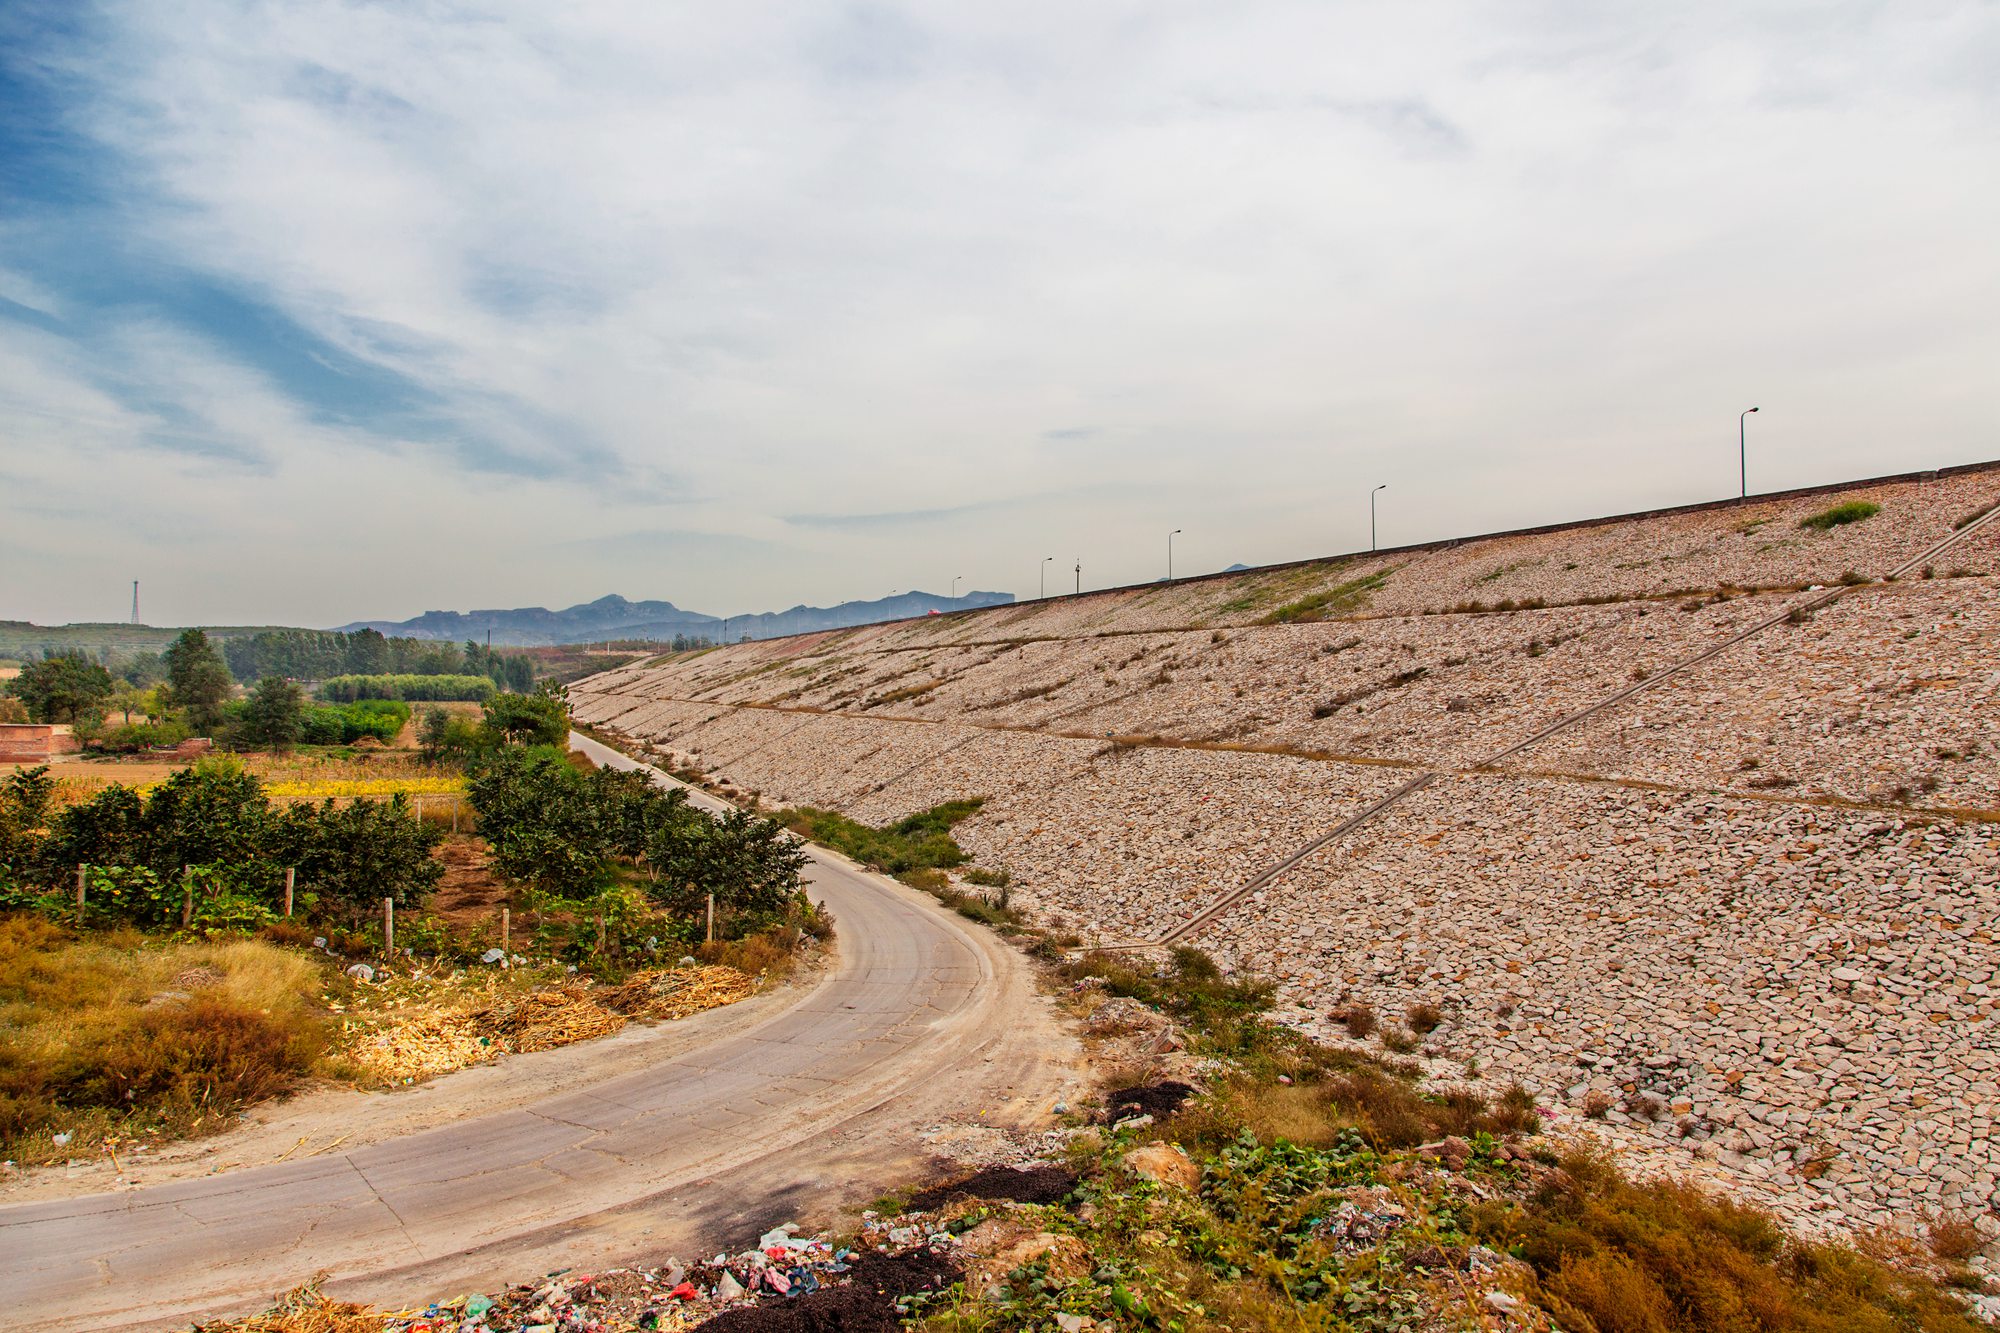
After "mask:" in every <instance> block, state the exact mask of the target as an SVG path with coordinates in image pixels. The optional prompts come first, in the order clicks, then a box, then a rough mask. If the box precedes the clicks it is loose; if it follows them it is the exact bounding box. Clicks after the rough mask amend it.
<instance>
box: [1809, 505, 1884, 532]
mask: <svg viewBox="0 0 2000 1333" xmlns="http://www.w3.org/2000/svg"><path fill="white" fill-rule="evenodd" d="M1881 512H1882V506H1881V505H1878V504H1876V503H1875V502H1874V501H1872V500H1847V501H1844V502H1843V503H1841V504H1837V505H1835V506H1834V507H1833V508H1831V509H1822V510H1821V511H1820V512H1819V513H1817V514H1808V515H1807V516H1806V517H1804V518H1802V519H1800V520H1799V526H1800V527H1802V528H1811V529H1813V530H1814V531H1816V532H1826V531H1827V530H1829V529H1831V528H1837V527H1839V526H1841V525H1842V524H1843V523H1859V522H1860V521H1861V520H1862V519H1864V518H1873V517H1875V515H1877V514H1879V513H1881Z"/></svg>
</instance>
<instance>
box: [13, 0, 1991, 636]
mask: <svg viewBox="0 0 2000 1333" xmlns="http://www.w3.org/2000/svg"><path fill="white" fill-rule="evenodd" d="M1996 72H2000V15H1996V12H1995V11H1994V10H1993V9H1992V8H1991V7H1989V6H1982V5H1979V4H1974V3H1940V4H1926V5H1918V6H1899V7H1893V8H1884V7H1880V6H1874V5H1861V4H1852V3H1848V4H1838V5H1834V6H1826V7H1820V8H1817V9H1814V10H1812V11H1810V12H1801V11H1798V10H1796V9H1782V10H1781V9H1778V8H1775V7H1770V8H1763V9H1754V10H1744V9H1742V8H1740V7H1735V6H1722V5H1701V6H1697V7H1696V8H1695V9H1692V10H1688V9H1682V10H1675V11H1670V12H1669V11H1650V12H1637V11H1621V12H1616V13H1613V12H1607V11H1605V10H1603V9H1601V8H1600V7H1592V6H1576V5H1569V4H1545V5H1539V6H1533V7H1528V8H1517V9H1514V10H1510V11H1508V12H1507V13H1506V14H1504V15H1497V14H1494V13H1491V12H1489V11H1487V10H1485V9H1483V8H1481V7H1477V6H1471V5H1464V4H1431V5H1421V6H1414V7H1409V8H1406V9H1402V10H1397V11H1393V12H1388V13H1381V12H1348V13H1342V12H1337V11H1333V10H1330V9H1329V8H1328V7H1325V6H1319V5H1312V4H1307V3H1304V2H1303V0H1285V2H1274V3H1251V4H1246V5H1243V6H1236V7H1232V8H1230V9H1228V10H1226V11H1214V12H1210V11H1202V10H1177V9H1161V8H1160V7H1158V6H1148V5H1138V4H1129V3H1118V4H1112V5H1105V6H1098V7H1095V8H1093V9H1090V10H1087V11H1081V12H1079V11H1077V10H1075V9H1074V7H1058V6H1054V5H1046V4H1033V3H1031V4H1028V5H1025V6H1013V7H1010V8H1009V9H1008V10H1007V11H1005V12H1004V13H972V14H966V13H947V14H936V13H930V12H926V11H920V10H917V9H914V8H897V7H891V6H871V7H852V8H842V9H833V10H826V11H823V12H800V11H798V10H796V9H795V8H794V7H790V6H780V5H754V4H753V5H749V6H734V7H731V8H730V9H729V10H728V11H727V12H721V11H715V10H712V9H708V8H698V7H687V8H672V7H661V6H657V5H640V4H637V3H626V4H607V5H602V6H594V7H592V8H591V9H590V10H589V11H588V12H583V13H578V12H570V11H549V10H546V9H545V8H544V7H539V6H529V5H520V4H512V5H509V4H502V5H497V6H492V7H488V8H487V9H486V10H484V11H482V13H481V15H480V16H478V17H471V16H468V15H467V14H465V13H463V12H461V11H458V10H455V9H451V8H446V7H431V6H412V7H384V6H355V5H349V4H344V3H338V2H337V0H276V2H274V3H270V4H264V5H258V6H254V7H252V6H245V5H242V4H238V3H231V2H230V0H189V3H186V4H183V5H178V6H174V7H172V8H171V10H165V9H161V8H159V7H153V6H145V5H141V4H137V3H129V2H126V3H109V4H105V5H101V6H93V7H90V8H87V9H85V8H79V7H77V6H73V5H68V4H61V3H53V2H52V0H23V2H22V3H17V4H15V5H12V6H9V7H8V9H7V10H6V12H5V13H4V15H0V108H4V110H5V112H6V114H5V115H4V116H0V178H4V179H5V181H6V182H7V186H6V188H5V190H0V439H4V440H5V445H4V448H0V617H5V618H10V619H25V620H32V621H36V622H39V623H51V622H54V623H61V622H66V621H118V620H122V619H124V618H125V616H126V615H127V614H128V612H129V598H130V585H131V580H132V579H133V578H135V577H136V578H139V579H141V580H142V582H143V585H144V590H143V605H142V615H143V618H144V619H146V620H148V621H149V622H152V623H157V624H188V623H200V622H206V623H211V624H219V623H231V624H256V623H287V624H304V625H328V626H330V625H338V624H345V623H348V622H351V621H356V620H363V619H405V618H408V617H410V616H414V615H417V614H420V613H421V612H423V611H425V610H430V609H447V610H461V611H462V610H469V609H474V608H498V607H518V606H533V605H542V606H548V607H552V608H555V607H564V606H568V605H572V604H575V603H578V602H586V601H590V600H593V599H595V598H596V597H599V596H601V595H603V594H604V592H605V591H607V590H610V589H620V590H623V593H624V595H626V596H630V597H634V598H635V599H640V598H657V599H665V600H672V601H674V602H676V603H677V604H679V605H682V606H689V605H692V606H696V607H709V606H725V607H735V608H739V609H740V610H745V611H747V610H749V609H751V608H757V609H772V610H781V609H784V608H787V607H790V606H793V605H796V604H808V605H821V606H831V605H834V604H837V603H839V602H841V601H845V600H874V599H877V598H880V597H882V596H885V595H887V594H888V592H889V591H890V590H891V589H906V590H907V589H910V588H913V587H920V588H925V589H927V590H929V591H932V592H935V593H940V594H941V593H943V592H944V590H946V589H947V588H949V586H950V585H951V582H952V580H953V578H954V577H955V576H960V577H961V578H962V581H961V582H960V584H959V587H960V588H961V589H969V588H983V589H991V590H1000V591H1008V592H1012V593H1014V594H1016V595H1017V596H1023V597H1032V596H1033V595H1035V592H1036V590H1037V586H1038V572H1039V569H1040V565H1041V563H1042V560H1043V557H1045V556H1051V555H1052V556H1054V557H1055V560H1054V563H1053V564H1052V565H1051V566H1050V571H1051V572H1050V575H1049V581H1050V587H1051V589H1052V590H1053V589H1054V588H1057V587H1061V588H1064V589H1067V588H1069V587H1070V586H1072V581H1073V575H1071V573H1070V570H1071V567H1072V566H1073V565H1074V564H1075V563H1076V562H1077V561H1078V560H1079V559H1081V562H1082V564H1083V567H1084V583H1085V587H1086V588H1090V587H1103V586H1109V585H1114V584H1130V583H1139V582H1145V581H1149V580H1151V579H1155V578H1158V577H1159V576H1160V575H1162V574H1164V573H1165V564H1166V534H1167V533H1168V532H1169V531H1171V530H1173V529H1176V528H1179V529H1182V534H1181V535H1180V536H1179V537H1177V538H1176V539H1175V547H1174V565H1175V572H1176V573H1179V574H1194V573H1205V572H1210V571H1213V570H1218V569H1220V568H1222V567H1223V566H1226V565H1228V564H1231V563H1236V562H1242V563H1248V564H1264V563H1271V562H1277V561H1284V560H1290V559H1300V558H1306V557H1310V556H1315V555H1324V554H1330V553H1334V552H1338V551H1343V550H1352V549H1357V548H1365V547H1366V546H1367V544H1368V492H1369V490H1370V488H1371V487H1373V486H1375V485H1377V484H1379V483H1387V485H1388V489H1387V490H1386V491H1384V492H1383V493H1382V495H1381V497H1380V503H1381V511H1380V515H1381V540H1382V543H1383V544H1384V545H1397V544H1404V543H1409V542H1416V541H1423V540H1428V539H1435V538H1441V537H1448V536H1456V535H1464V534H1469V533H1476V532H1483V531H1492V530H1496V529H1505V528H1513V527H1519V526H1527V525H1533V524H1539V523H1548V522H1556V521H1562V520H1567V519H1580V518H1589V517H1596V516H1600V515H1604V514H1609V513H1617V512H1623V511H1630V510H1638V509H1649V508H1655V507H1662V506H1667V505H1673V504H1679V503H1686V502H1690V501H1697V500H1703V499H1710V498H1718V497H1721V496H1725V495H1731V494H1734V493H1735V489H1736V484H1737V414H1738V413H1739V412H1740V411H1741V410H1742V409H1744V408H1747V407H1750V406H1753V405H1754V406H1758V407H1761V408H1762V411H1761V412H1760V413H1759V414H1757V415H1756V416H1753V417H1751V418H1750V422H1749V446H1750V450H1749V457H1750V486H1751V489H1753V490H1774V489H1780V488H1784V487H1789V486H1798V485H1807V484H1814V483H1821V482H1832V481H1839V480H1845V479H1849V478H1854V477H1862V476H1871V475H1879V474H1885V473H1895V472H1903V471H1908V470H1913V469H1918V468H1927V467H1935V466H1943V465H1950V464H1956V463H1965V462H1973V461H1981V460H1984V459H1988V458H1992V457H1996V456H2000V445H1996V444H1995V442H1994V440H1993V431H1994V423H1995V421H1996V420H2000V411H1996V409H2000V384H1996V380H1995V377H1994V376H1993V375H1992V373H1991V367H1992V366H1993V365H1995V364H2000V326H1997V325H1996V322H1995V321H1994V320H1993V319H1992V317H1991V311H1992V310H1993V309H1994V308H1996V306H2000V300H1996V298H2000V247H1995V246H1994V245H1993V244H1992V240H1991V238H1992V236H1993V235H1994V234H1995V232H1996V229H2000V227H1997V226H1996V224H2000V178H1996V176H1995V173H1994V172H1993V170H1992V165H1993V162H1994V160H1995V149H1996V146H2000V145H1996V137H2000V136H1996V127H2000V117H1996V115H1995V111H1996V103H2000V79H1996V77H1995V75H1996ZM731 614H734V612H732V613H731Z"/></svg>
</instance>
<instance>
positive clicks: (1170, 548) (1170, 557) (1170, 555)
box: [1167, 528, 1181, 583]
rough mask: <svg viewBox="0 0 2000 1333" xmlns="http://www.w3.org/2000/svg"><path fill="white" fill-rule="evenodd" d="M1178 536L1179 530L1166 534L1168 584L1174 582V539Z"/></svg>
mask: <svg viewBox="0 0 2000 1333" xmlns="http://www.w3.org/2000/svg"><path fill="white" fill-rule="evenodd" d="M1180 535H1181V530H1180V529H1179V528H1175V529H1174V530H1173V531H1172V532H1170V533H1168V534H1167V582H1169V583H1172V582H1173V581H1174V538H1176V537H1178V536H1180Z"/></svg>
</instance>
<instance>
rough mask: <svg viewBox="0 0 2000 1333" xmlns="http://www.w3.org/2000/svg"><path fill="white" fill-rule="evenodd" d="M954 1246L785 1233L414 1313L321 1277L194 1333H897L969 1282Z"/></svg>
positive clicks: (928, 1238)
mask: <svg viewBox="0 0 2000 1333" xmlns="http://www.w3.org/2000/svg"><path fill="white" fill-rule="evenodd" d="M892 1234H895V1235H901V1236H906V1237H908V1239H907V1240H906V1241H894V1240H891V1239H890V1237H891V1235H892ZM767 1242H768V1243H767ZM955 1247H956V1242H955V1240H954V1239H953V1238H952V1237H951V1236H949V1235H947V1234H945V1233H944V1232H942V1231H939V1230H937V1229H936V1228H935V1220H934V1219H931V1218H925V1217H906V1218H897V1219H893V1220H892V1221H881V1220H876V1221H872V1222H870V1223H868V1224H866V1225H865V1226H864V1228H863V1231H862V1235H861V1238H860V1240H859V1241H858V1242H857V1248H852V1249H850V1248H847V1247H845V1246H841V1245H837V1244H836V1243H835V1242H834V1241H833V1240H832V1239H831V1238H829V1237H827V1236H823V1235H822V1236H806V1235H801V1234H800V1233H799V1227H798V1225H797V1224H796V1223H791V1222H787V1223H785V1224H783V1225H782V1226H777V1227H773V1228H771V1229H770V1230H769V1231H766V1232H765V1233H764V1234H763V1235H762V1236H761V1237H759V1239H758V1246H757V1248H756V1249H752V1250H745V1251H744V1252H743V1253H741V1254H738V1255H733V1256H732V1255H726V1254H719V1255H717V1256H715V1258H714V1259H712V1260H710V1261H709V1262H707V1263H705V1264H696V1265H693V1266H692V1267H689V1268H682V1267H681V1266H680V1265H679V1264H678V1263H676V1262H674V1261H673V1260H668V1261H667V1263H666V1264H665V1265H663V1266H661V1267H659V1268H617V1269H611V1270H608V1271H605V1272H601V1273H577V1272H568V1271H564V1272H558V1273H551V1274H549V1275H548V1276H547V1277H545V1278H543V1279H542V1280H541V1281H540V1282H538V1283H524V1284H522V1285H519V1286H515V1287H510V1288H508V1289H507V1290H506V1291H504V1292H501V1293H499V1294H498V1295H488V1294H486V1293H473V1294H471V1295H466V1296H460V1297H458V1298H456V1299H454V1300H449V1301H440V1302H438V1303H437V1304H434V1305H429V1306H425V1307H424V1308H422V1309H412V1310H373V1309H369V1308H367V1307H365V1306H360V1305H352V1304H349V1303H347V1302H343V1301H335V1300H332V1299H330V1298H328V1297H327V1296H326V1295H325V1294H324V1293H323V1292H322V1291H321V1290H320V1284H321V1283H323V1282H324V1281H325V1280H326V1274H324V1273H321V1274H319V1275H317V1276H316V1277H314V1279H313V1280H312V1281H311V1282H309V1283H307V1284H306V1285H305V1286H303V1287H300V1288H298V1289H296V1290H294V1291H290V1292H287V1293H286V1294H285V1295H283V1296H281V1297H280V1298H279V1299H278V1303H277V1305H276V1306H275V1307H273V1308H272V1309H271V1310H270V1311H268V1312H266V1313H265V1314H261V1315H256V1316H253V1317H252V1318H249V1319H242V1320H236V1321H229V1322H216V1323H204V1324H197V1325H194V1327H193V1329H192V1333H503V1331H505V1330H513V1331H516V1333H625V1330H634V1329H637V1330H647V1331H648V1333H692V1330H697V1329H700V1330H706V1331H707V1333H894V1331H895V1330H899V1329H901V1328H902V1326H903V1319H904V1316H905V1315H906V1314H907V1313H908V1312H909V1311H910V1310H911V1309H912V1308H914V1307H915V1306H917V1305H919V1304H921V1302H922V1300H923V1298H924V1297H925V1296H926V1295H927V1294H929V1293H933V1292H937V1291H941V1290H943V1289H945V1288H947V1287H949V1286H951V1285H952V1284H953V1283H955V1282H957V1281H958V1280H959V1279H960V1277H961V1276H962V1275H963V1272H964V1269H963V1266H962V1265H961V1263H960V1262H959V1259H958V1258H957V1255H956V1249H955Z"/></svg>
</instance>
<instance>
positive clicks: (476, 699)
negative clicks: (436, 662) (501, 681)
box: [319, 674, 494, 703]
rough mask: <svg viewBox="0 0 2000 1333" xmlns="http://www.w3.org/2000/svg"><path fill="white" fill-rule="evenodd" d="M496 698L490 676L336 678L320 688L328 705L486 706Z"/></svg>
mask: <svg viewBox="0 0 2000 1333" xmlns="http://www.w3.org/2000/svg"><path fill="white" fill-rule="evenodd" d="M493 695H494V688H493V681H492V680H491V679H490V678H489V677H486V676H413V675H404V674H397V675H381V676H334V677H332V678H330V679H328V680H326V681H323V682H322V683H321V684H320V687H319V697H320V698H321V699H323V700H325V701H326V702H328V703H355V702H357V701H359V700H362V699H399V700H403V701H406V702H427V701H428V702H445V701H448V700H450V701H464V702H469V703H484V702H486V701H487V700H488V699H491V698H492V697H493Z"/></svg>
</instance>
